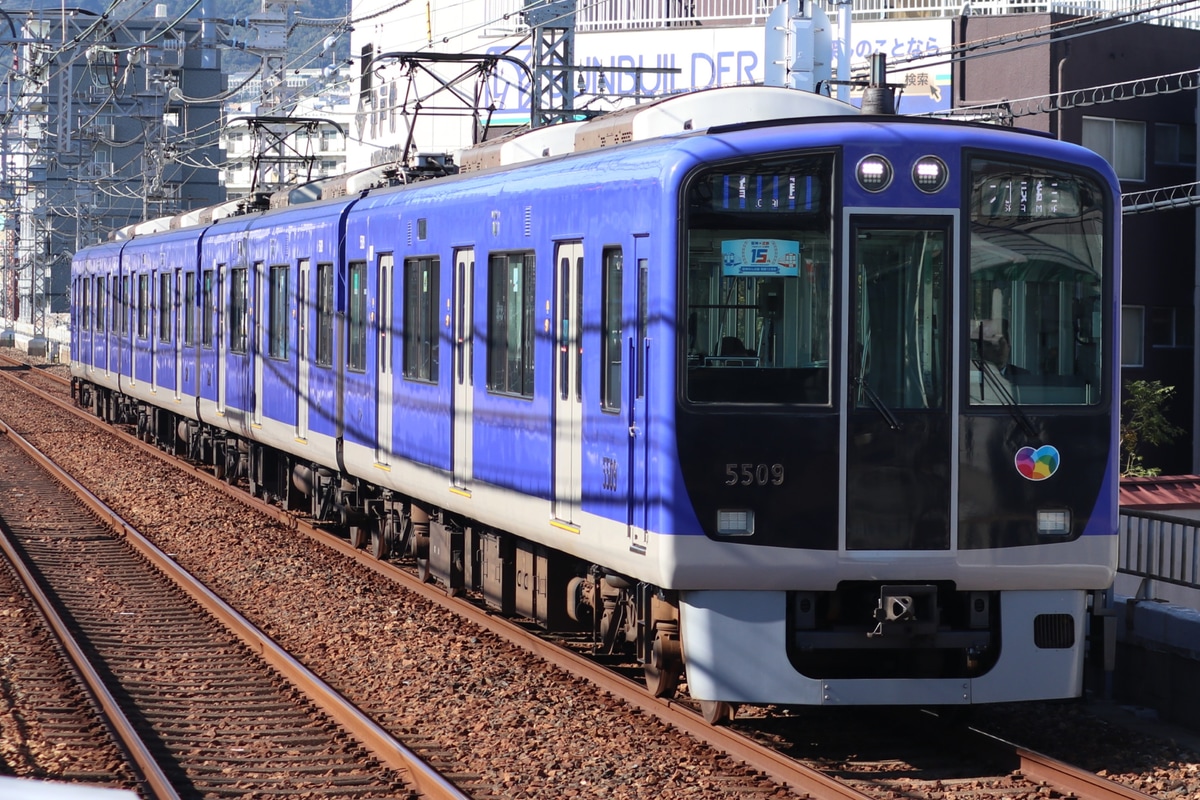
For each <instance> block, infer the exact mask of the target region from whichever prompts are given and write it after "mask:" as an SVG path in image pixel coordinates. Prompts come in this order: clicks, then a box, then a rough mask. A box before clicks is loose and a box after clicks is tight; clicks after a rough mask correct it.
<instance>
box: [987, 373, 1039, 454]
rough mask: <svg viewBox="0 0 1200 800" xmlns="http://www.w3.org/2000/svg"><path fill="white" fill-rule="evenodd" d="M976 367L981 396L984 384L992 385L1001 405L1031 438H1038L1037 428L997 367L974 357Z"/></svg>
mask: <svg viewBox="0 0 1200 800" xmlns="http://www.w3.org/2000/svg"><path fill="white" fill-rule="evenodd" d="M974 363H975V367H976V368H977V369H978V370H979V378H980V387H979V396H980V398H981V399H982V397H983V385H984V384H986V385H987V386H989V387H991V390H992V391H993V392H995V393H996V397H998V398H999V399H1000V405H1002V406H1004V407H1005V408H1006V409H1007V410H1008V413H1009V414H1010V415H1011V416H1012V418H1013V419H1014V420H1016V421H1017V424H1018V425H1020V426H1021V429H1022V430H1024V431H1025V433H1027V434H1028V435H1029V437H1030V438H1031V439H1037V438H1038V433H1037V429H1036V428H1034V427H1033V423H1032V422H1030V420H1029V417H1028V416H1026V415H1025V412H1024V411H1022V410H1021V404H1020V403H1018V402H1017V398H1016V397H1014V396H1013V393H1012V389H1011V387H1010V386H1009V385H1008V381H1005V380H1004V379H1003V378H1001V377H1000V376H999V375H997V374H996V368H995V367H993V366H992V365H991V364H990V363H989V362H987V361H984V360H983V359H979V358H977V359H974Z"/></svg>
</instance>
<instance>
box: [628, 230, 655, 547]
mask: <svg viewBox="0 0 1200 800" xmlns="http://www.w3.org/2000/svg"><path fill="white" fill-rule="evenodd" d="M647 247H648V241H647V240H646V238H645V237H637V238H635V239H634V250H633V255H634V263H635V264H636V265H637V268H636V269H635V270H634V275H633V277H634V280H635V281H636V282H637V285H636V287H635V289H634V291H635V292H636V293H637V306H636V313H637V318H636V319H635V320H634V324H635V327H634V331H633V334H634V335H633V336H632V337H630V339H629V367H630V376H629V384H628V385H629V548H630V549H631V550H636V551H639V552H644V551H645V549H646V542H647V538H648V537H647V534H646V531H647V529H648V527H649V526H648V521H649V516H650V508H649V498H650V492H649V486H647V480H648V476H649V464H648V459H649V457H650V435H651V430H650V424H649V423H650V420H649V416H648V413H647V409H648V407H649V398H648V397H647V388H648V385H647V381H646V376H647V375H648V374H649V369H650V356H651V351H650V337H649V330H648V323H649V318H648V317H649V311H648V307H647V303H648V302H649V298H648V291H649V279H650V261H649V259H647V258H646V257H645V256H644V253H645V252H646V250H647Z"/></svg>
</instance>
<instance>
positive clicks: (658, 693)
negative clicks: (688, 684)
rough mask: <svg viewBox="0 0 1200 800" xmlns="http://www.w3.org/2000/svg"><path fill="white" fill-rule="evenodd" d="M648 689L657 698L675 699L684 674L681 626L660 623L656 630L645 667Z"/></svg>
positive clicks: (671, 623) (672, 623)
mask: <svg viewBox="0 0 1200 800" xmlns="http://www.w3.org/2000/svg"><path fill="white" fill-rule="evenodd" d="M645 674H646V688H647V689H648V690H649V691H650V694H652V695H654V696H655V697H674V696H675V689H676V687H678V686H679V678H680V677H681V676H682V674H683V652H682V649H681V648H680V646H679V626H678V625H677V624H676V623H674V622H660V623H658V625H656V626H655V629H654V644H653V645H652V647H651V649H650V658H649V660H648V661H647V662H646V665H645Z"/></svg>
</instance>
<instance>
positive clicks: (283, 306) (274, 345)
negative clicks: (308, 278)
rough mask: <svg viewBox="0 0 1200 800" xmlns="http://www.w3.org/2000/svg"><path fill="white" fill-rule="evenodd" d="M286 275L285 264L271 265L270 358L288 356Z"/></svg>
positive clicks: (282, 358)
mask: <svg viewBox="0 0 1200 800" xmlns="http://www.w3.org/2000/svg"><path fill="white" fill-rule="evenodd" d="M288 277H289V270H288V268H287V267H286V266H274V267H271V273H270V283H271V288H270V292H271V297H270V309H269V310H268V311H267V354H268V355H269V356H270V357H271V358H277V359H281V360H286V359H287V357H288V336H289V335H290V331H289V325H288V323H289V321H290V320H291V315H290V314H289V309H288Z"/></svg>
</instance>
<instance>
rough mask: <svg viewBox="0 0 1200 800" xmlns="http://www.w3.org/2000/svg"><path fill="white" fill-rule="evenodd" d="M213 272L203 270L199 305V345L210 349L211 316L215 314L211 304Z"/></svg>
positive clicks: (211, 341)
mask: <svg viewBox="0 0 1200 800" xmlns="http://www.w3.org/2000/svg"><path fill="white" fill-rule="evenodd" d="M214 288H215V287H214V285H213V271H212V270H211V269H206V270H204V284H203V287H202V289H201V305H200V324H201V326H202V328H201V331H200V344H202V345H203V346H205V347H212V346H213V341H214V336H213V315H214V314H215V313H216V308H215V306H214V303H213V291H214Z"/></svg>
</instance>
